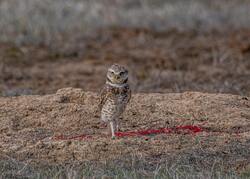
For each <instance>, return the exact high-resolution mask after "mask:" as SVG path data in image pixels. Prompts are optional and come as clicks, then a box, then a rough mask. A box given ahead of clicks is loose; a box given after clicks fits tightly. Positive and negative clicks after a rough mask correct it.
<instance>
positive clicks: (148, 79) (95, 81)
mask: <svg viewBox="0 0 250 179" xmlns="http://www.w3.org/2000/svg"><path fill="white" fill-rule="evenodd" d="M249 17H250V1H249V0H237V1H235V0H220V1H217V0H70V1H69V0H53V1H52V0H0V94H1V95H2V96H15V95H22V94H47V93H53V92H55V91H56V90H57V89H60V88H63V87H77V88H83V89H84V90H90V91H98V90H99V89H100V88H101V86H102V85H103V84H104V83H105V73H106V69H107V67H108V66H109V65H110V64H112V63H120V64H123V65H126V66H127V67H128V68H129V70H130V83H131V86H132V88H133V91H134V92H161V93H164V92H183V91H202V92H209V93H231V94H239V95H248V96H250V18H249Z"/></svg>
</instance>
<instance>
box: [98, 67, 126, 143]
mask: <svg viewBox="0 0 250 179" xmlns="http://www.w3.org/2000/svg"><path fill="white" fill-rule="evenodd" d="M130 97H131V90H130V88H129V84H128V71H127V69H126V68H125V67H123V66H121V65H118V64H114V65H112V66H111V67H110V68H109V69H108V72H107V79H106V84H105V86H104V87H103V89H102V91H101V95H100V103H99V108H100V111H101V120H102V121H104V122H108V123H110V128H111V133H112V138H114V137H115V132H116V131H118V130H119V118H120V116H121V115H122V113H123V112H124V110H125V108H126V105H127V103H128V102H129V100H130Z"/></svg>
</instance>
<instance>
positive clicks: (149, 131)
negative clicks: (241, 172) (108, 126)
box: [53, 125, 204, 140]
mask: <svg viewBox="0 0 250 179" xmlns="http://www.w3.org/2000/svg"><path fill="white" fill-rule="evenodd" d="M203 131H204V130H203V129H202V128H201V127H198V126H192V125H187V126H177V127H174V128H161V129H147V130H139V131H128V132H116V134H115V135H116V136H117V137H133V136H146V135H156V134H170V133H180V132H185V133H187V134H196V133H199V132H203ZM90 138H92V136H90V135H77V136H71V137H67V136H64V135H60V136H55V137H54V138H53V139H54V140H84V139H90Z"/></svg>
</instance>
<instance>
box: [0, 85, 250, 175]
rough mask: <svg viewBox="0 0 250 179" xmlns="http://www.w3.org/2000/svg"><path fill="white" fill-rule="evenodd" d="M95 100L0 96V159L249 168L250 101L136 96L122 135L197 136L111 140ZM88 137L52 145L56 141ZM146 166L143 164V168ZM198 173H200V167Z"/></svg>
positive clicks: (72, 94) (76, 92) (79, 95)
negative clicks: (193, 128) (177, 129)
mask: <svg viewBox="0 0 250 179" xmlns="http://www.w3.org/2000/svg"><path fill="white" fill-rule="evenodd" d="M96 104H97V95H96V94H95V93H92V92H84V91H83V90H81V89H74V88H64V89H60V90H58V91H57V93H56V94H51V95H44V96H38V95H35V96H19V97H2V98H1V100H0V123H1V126H0V153H1V159H8V158H12V159H15V160H17V161H23V162H28V163H29V164H32V165H37V164H39V165H41V164H42V165H46V164H48V163H49V164H61V163H77V162H78V163H81V162H87V161H88V162H89V161H91V162H97V163H99V164H101V163H105V162H107V161H117V162H119V161H120V162H121V161H123V162H126V161H127V162H128V159H131V160H132V159H135V158H137V159H139V160H143V161H147V164H148V165H149V166H150V165H156V164H158V163H161V162H163V161H166V160H169V161H178V160H180V157H181V156H185V157H184V159H185V160H184V159H183V160H181V161H182V162H185V161H189V162H190V161H191V163H193V164H194V165H196V166H199V167H201V168H202V167H204V168H206V167H212V166H213V165H214V162H218V163H223V164H224V165H223V166H224V167H225V168H226V169H235V170H236V171H238V172H242V171H245V170H249V169H250V153H249V152H250V151H249V148H250V125H249V120H250V99H249V97H244V96H238V95H230V94H208V93H199V92H185V93H169V94H159V93H148V94H143V93H138V94H134V95H133V98H132V100H131V102H130V104H129V105H128V108H127V111H126V113H125V115H124V119H123V120H122V131H134V130H139V129H151V128H155V129H156V128H162V127H174V126H179V125H198V126H201V127H202V128H203V129H204V131H203V132H201V133H198V134H187V133H185V132H184V133H173V134H168V135H166V134H160V135H154V136H143V137H128V138H127V137H124V138H118V139H116V140H111V139H110V137H109V136H107V135H105V131H104V130H105V129H104V128H102V127H101V125H100V121H99V118H98V115H97V114H96V113H95V110H96ZM61 134H63V135H67V136H76V135H81V134H88V135H92V136H93V137H92V138H88V139H83V140H55V139H54V138H53V137H55V136H58V135H61ZM145 167H146V166H145ZM199 167H198V168H199Z"/></svg>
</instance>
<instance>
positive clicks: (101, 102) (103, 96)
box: [98, 87, 109, 110]
mask: <svg viewBox="0 0 250 179" xmlns="http://www.w3.org/2000/svg"><path fill="white" fill-rule="evenodd" d="M108 95H109V92H108V89H107V88H106V87H104V88H102V90H101V92H100V95H99V105H98V108H99V110H101V109H102V107H103V105H104V104H105V102H106V101H107V99H108Z"/></svg>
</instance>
